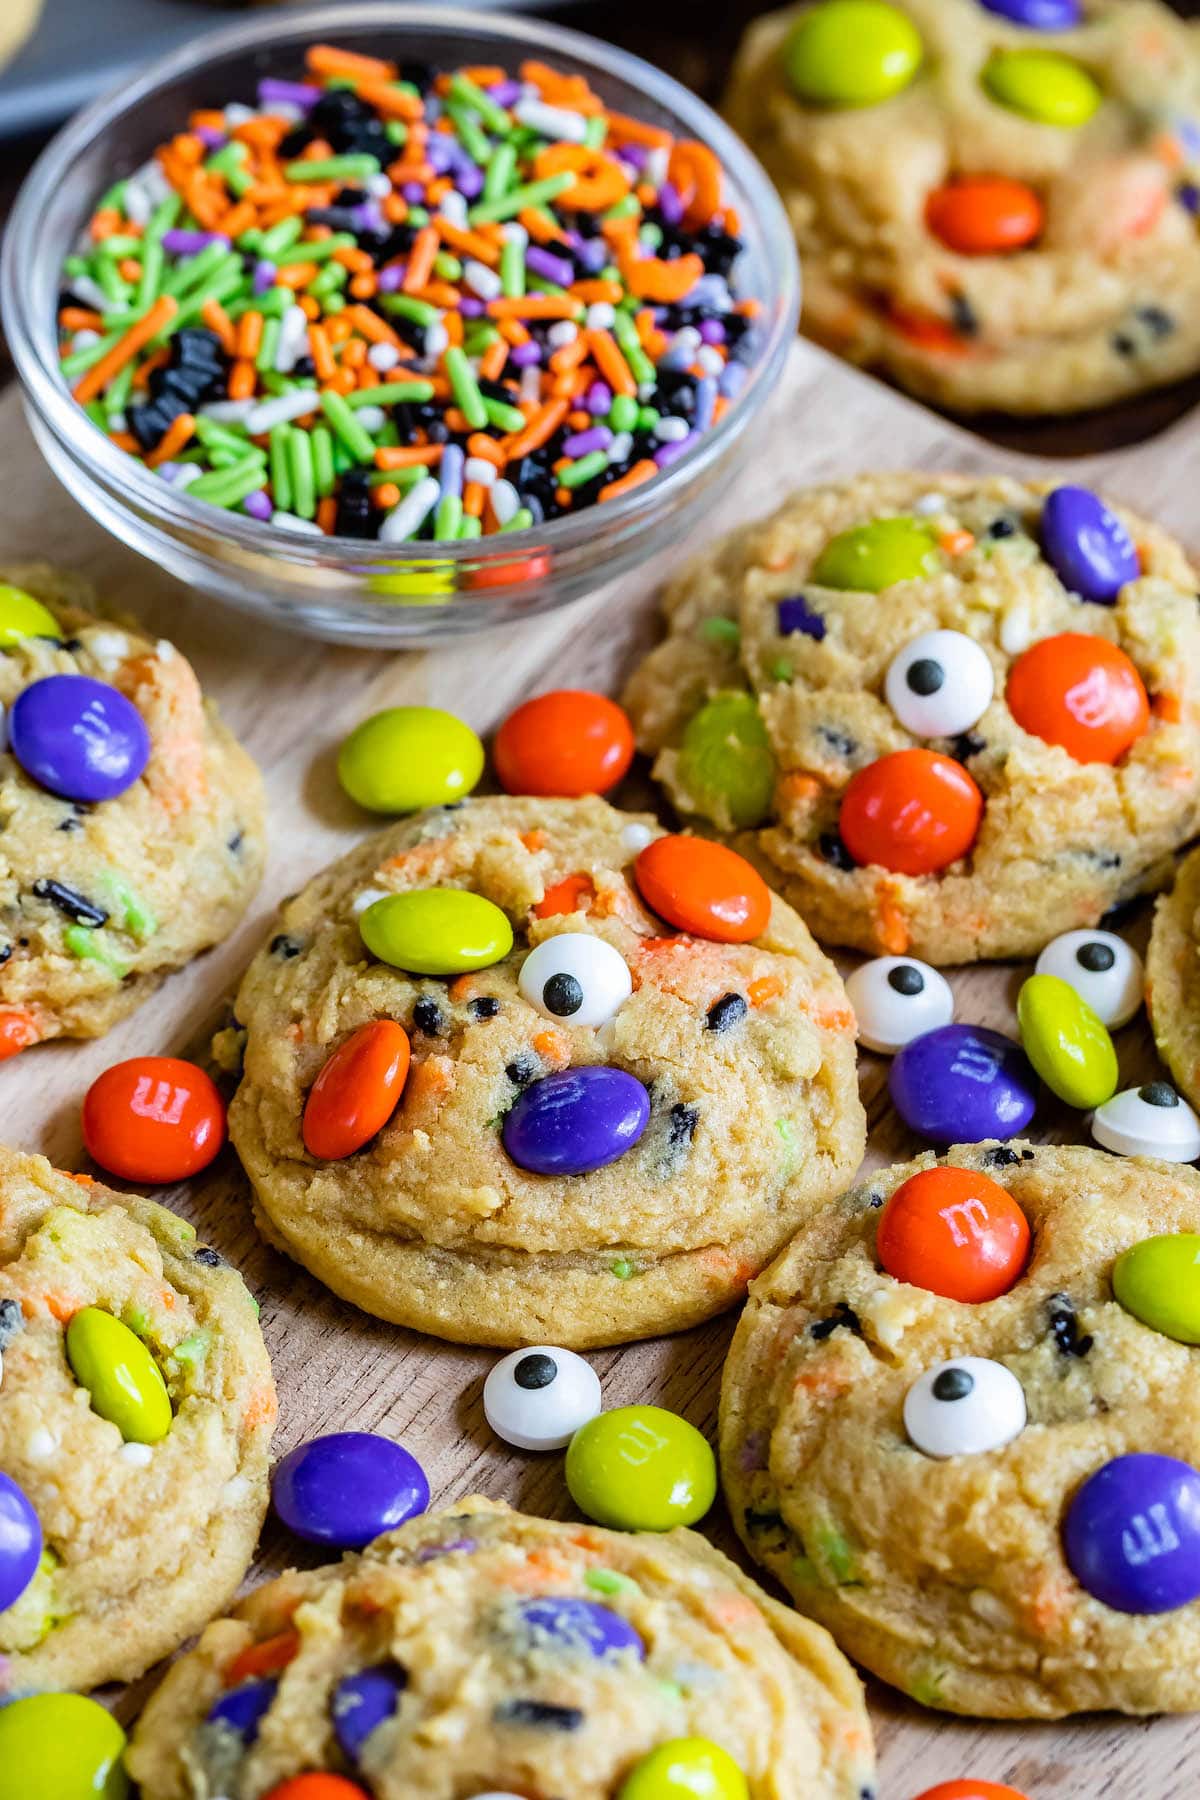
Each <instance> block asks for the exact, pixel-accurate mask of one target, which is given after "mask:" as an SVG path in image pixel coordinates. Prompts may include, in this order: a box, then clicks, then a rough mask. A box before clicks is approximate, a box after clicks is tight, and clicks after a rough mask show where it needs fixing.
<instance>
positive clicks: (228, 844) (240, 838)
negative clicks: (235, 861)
mask: <svg viewBox="0 0 1200 1800" xmlns="http://www.w3.org/2000/svg"><path fill="white" fill-rule="evenodd" d="M245 841H246V834H245V832H244V831H243V830H242V828H241V826H240V825H239V827H238V829H237V830H236V831H235V832H234V834H233V836H232V837H231V838H227V839H226V840H225V848H226V849H227V850H228V851H229V852H230V854H231V855H233V856H236V855H237V853H238V851H239V850H240V849H241V847H242V845H243V844H244V843H245Z"/></svg>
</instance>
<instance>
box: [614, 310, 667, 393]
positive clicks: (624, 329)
mask: <svg viewBox="0 0 1200 1800" xmlns="http://www.w3.org/2000/svg"><path fill="white" fill-rule="evenodd" d="M612 330H613V336H614V337H615V338H616V340H617V343H618V345H619V346H620V350H621V355H622V356H623V357H624V358H625V361H626V362H627V363H628V364H629V369H630V373H631V374H632V376H633V378H634V380H635V381H637V382H639V383H641V382H652V381H655V380H656V379H657V376H658V371H657V370H656V369H655V367H654V364H653V363H652V362H651V361H650V358H649V357H648V356H647V355H646V352H645V351H644V350H643V349H642V343H641V339H640V338H639V337H638V334H637V326H636V325H635V324H634V322H633V320H632V319H631V318H630V316H629V314H628V313H625V312H621V311H620V309H619V308H618V310H617V312H616V314H615V315H614V318H613V327H612Z"/></svg>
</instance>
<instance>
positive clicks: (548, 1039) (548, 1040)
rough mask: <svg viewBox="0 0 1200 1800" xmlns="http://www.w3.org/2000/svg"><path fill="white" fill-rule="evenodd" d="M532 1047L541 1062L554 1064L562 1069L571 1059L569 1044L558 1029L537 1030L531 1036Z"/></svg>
mask: <svg viewBox="0 0 1200 1800" xmlns="http://www.w3.org/2000/svg"><path fill="white" fill-rule="evenodd" d="M533 1047H534V1049H535V1050H536V1051H537V1053H538V1055H539V1056H540V1057H541V1058H542V1061H543V1062H548V1063H552V1064H554V1065H555V1066H556V1067H558V1068H560V1069H562V1068H565V1067H566V1065H567V1064H568V1063H569V1062H570V1060H571V1046H570V1045H569V1044H568V1042H567V1040H566V1038H565V1037H563V1035H562V1033H561V1032H560V1031H549V1030H547V1031H537V1032H535V1033H534V1036H533Z"/></svg>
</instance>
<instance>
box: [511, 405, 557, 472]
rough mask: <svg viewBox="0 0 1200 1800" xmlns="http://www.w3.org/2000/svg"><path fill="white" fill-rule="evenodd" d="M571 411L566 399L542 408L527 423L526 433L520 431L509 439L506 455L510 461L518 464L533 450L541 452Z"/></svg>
mask: <svg viewBox="0 0 1200 1800" xmlns="http://www.w3.org/2000/svg"><path fill="white" fill-rule="evenodd" d="M570 410H571V403H570V401H569V400H566V399H558V400H550V401H548V402H547V404H546V405H545V406H541V407H539V408H538V409H537V411H536V412H535V413H534V414H533V416H532V418H530V419H528V420H527V421H526V425H525V429H524V431H518V432H517V434H516V436H515V437H511V438H509V439H507V441H506V442H505V445H504V450H505V454H506V455H507V456H508V458H509V459H510V461H512V462H516V461H517V460H518V459H519V458H520V457H522V456H528V455H529V453H530V451H531V450H540V449H541V447H542V445H543V444H544V443H547V442H548V440H549V439H550V438H552V437H553V436H554V433H555V432H556V431H557V430H558V428H559V426H560V425H561V424H562V422H563V420H564V419H565V418H566V416H567V414H568V413H569V412H570Z"/></svg>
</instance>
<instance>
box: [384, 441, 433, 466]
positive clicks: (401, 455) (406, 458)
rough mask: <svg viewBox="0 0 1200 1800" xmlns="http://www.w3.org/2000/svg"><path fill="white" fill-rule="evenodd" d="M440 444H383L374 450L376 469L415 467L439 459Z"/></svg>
mask: <svg viewBox="0 0 1200 1800" xmlns="http://www.w3.org/2000/svg"><path fill="white" fill-rule="evenodd" d="M441 457H442V446H441V445H440V444H383V445H381V446H380V448H379V449H378V450H376V452H375V467H376V468H377V469H415V468H416V467H417V465H418V464H420V463H425V464H432V463H437V462H440V461H441Z"/></svg>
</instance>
